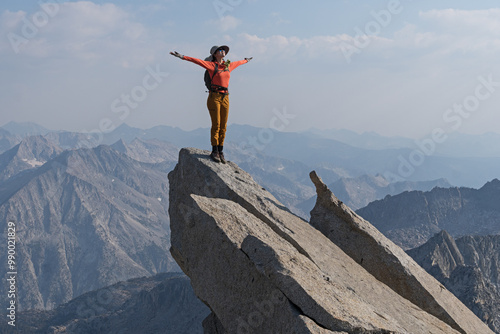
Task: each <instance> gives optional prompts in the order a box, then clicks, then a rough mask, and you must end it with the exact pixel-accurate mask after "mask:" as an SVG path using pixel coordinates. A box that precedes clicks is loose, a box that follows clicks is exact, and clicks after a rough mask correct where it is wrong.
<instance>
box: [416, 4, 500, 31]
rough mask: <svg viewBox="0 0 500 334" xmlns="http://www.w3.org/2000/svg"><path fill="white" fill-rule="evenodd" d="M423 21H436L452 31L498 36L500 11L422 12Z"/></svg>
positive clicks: (448, 10) (453, 10) (457, 10)
mask: <svg viewBox="0 0 500 334" xmlns="http://www.w3.org/2000/svg"><path fill="white" fill-rule="evenodd" d="M419 16H420V17H421V18H423V19H427V20H431V21H435V22H436V23H439V24H440V25H442V26H445V27H447V28H450V29H452V30H455V31H457V30H459V31H464V32H467V31H469V32H470V33H473V34H476V33H477V32H479V31H481V32H483V33H486V34H488V35H490V34H491V35H493V34H496V32H497V31H498V30H499V28H500V9H499V8H492V9H487V10H459V9H444V10H430V11H426V12H420V13H419Z"/></svg>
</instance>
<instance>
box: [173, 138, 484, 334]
mask: <svg viewBox="0 0 500 334" xmlns="http://www.w3.org/2000/svg"><path fill="white" fill-rule="evenodd" d="M209 153H210V152H208V151H202V150H198V149H193V148H188V149H182V150H181V151H180V153H179V162H178V164H177V166H176V167H175V169H174V170H173V171H172V172H171V173H170V174H169V181H170V196H169V198H170V206H169V215H170V219H171V245H172V246H171V253H172V255H173V257H174V258H175V260H176V261H177V263H178V264H179V266H180V267H181V268H182V270H183V271H184V272H185V273H186V274H187V275H188V276H189V277H190V278H191V284H192V286H193V288H194V291H195V293H196V295H197V296H198V298H200V299H201V300H202V301H203V302H204V303H205V304H206V305H208V306H209V308H210V309H211V310H212V314H211V315H210V316H209V317H208V318H207V319H205V321H204V327H205V332H206V333H412V334H417V333H458V332H466V333H469V331H466V330H463V329H461V327H460V326H456V324H457V323H460V322H459V321H458V320H455V321H454V322H453V321H450V319H446V317H444V318H445V320H446V321H448V323H446V322H445V321H442V320H440V319H438V318H436V317H435V316H434V315H432V314H430V313H429V312H428V311H426V310H423V309H422V308H420V307H418V306H417V305H416V304H415V303H413V302H410V301H409V300H408V299H407V298H405V297H403V296H402V295H401V294H400V293H397V292H396V291H397V288H395V287H392V286H390V284H387V283H384V282H382V281H381V280H380V278H377V277H376V276H374V275H373V274H372V273H370V272H369V271H368V270H367V269H366V268H364V267H363V266H362V263H361V264H360V263H359V262H360V261H357V260H356V257H354V258H353V257H351V256H350V255H348V254H347V253H346V252H345V251H344V250H342V249H341V247H339V246H338V245H336V244H335V243H334V242H332V241H331V240H329V239H328V238H327V237H326V236H325V235H324V234H323V233H322V232H320V231H319V230H317V229H316V228H314V227H313V226H311V225H310V224H309V223H308V222H306V221H304V220H303V219H301V218H299V217H297V216H295V215H293V214H292V213H291V212H290V211H289V210H288V209H287V208H286V207H284V206H283V205H282V204H281V203H280V202H278V201H277V200H276V198H274V196H273V195H272V194H270V193H269V192H267V191H266V190H265V189H263V188H262V187H261V186H259V185H258V184H257V183H256V182H254V181H253V179H252V177H251V176H250V175H249V174H247V173H246V172H245V171H243V170H242V169H240V168H239V167H238V166H237V165H235V164H234V163H231V162H229V163H228V164H225V165H224V164H218V163H214V162H212V161H211V160H210V159H209V157H208V154H209ZM352 237H353V238H354V239H355V238H356V237H355V236H352ZM377 243H379V244H380V246H379V247H381V248H384V247H385V243H386V241H385V240H384V239H380V240H378V239H377V240H376V242H375V244H377ZM361 245H362V244H360V247H361ZM370 247H373V246H372V245H370ZM380 252H381V253H383V252H382V251H380ZM401 252H402V251H401ZM404 260H405V261H406V260H411V259H410V258H409V257H407V258H405V259H404ZM393 261H395V262H397V261H399V260H398V258H397V257H395V258H394V259H393ZM411 261H412V263H414V262H413V260H411ZM389 264H391V265H393V266H396V267H397V266H398V264H397V263H395V264H394V263H388V264H386V265H389ZM407 265H408V264H407V263H403V264H399V266H402V267H405V266H407ZM415 266H416V264H415ZM403 279H406V277H403ZM399 280H400V278H398V279H397V280H395V283H396V284H399V285H402V286H405V285H406V284H405V283H404V282H400V281H399ZM433 282H434V283H435V286H432V287H431V288H432V290H433V291H434V290H441V286H440V285H439V283H438V282H437V281H435V280H434V281H433ZM429 284H431V283H429ZM410 295H411V293H410ZM428 295H432V294H431V293H430V292H428ZM422 298H427V297H426V296H423V297H422ZM428 298H429V301H428V303H429V304H432V302H433V300H432V299H431V297H428ZM423 304H424V305H425V304H426V303H423ZM453 306H454V307H455V308H457V309H459V310H462V309H463V308H465V307H464V306H463V305H462V304H461V303H460V301H458V300H456V304H455V305H453ZM463 314H464V315H467V317H468V318H467V319H469V320H470V321H471V322H473V324H475V325H476V327H475V328H476V329H477V330H475V331H474V332H473V331H470V333H491V331H490V330H489V329H488V328H487V327H486V326H484V330H483V328H481V327H480V324H479V323H480V321H479V320H477V318H475V316H474V315H473V314H472V313H471V312H469V313H467V312H466V311H465V310H464V311H463ZM451 319H452V320H453V318H451ZM450 324H451V325H453V326H454V327H455V328H458V329H459V330H456V329H453V328H452V327H451V326H450Z"/></svg>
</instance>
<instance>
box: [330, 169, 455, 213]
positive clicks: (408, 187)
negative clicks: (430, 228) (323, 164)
mask: <svg viewBox="0 0 500 334" xmlns="http://www.w3.org/2000/svg"><path fill="white" fill-rule="evenodd" d="M451 186H452V185H451V184H450V183H449V182H448V181H447V180H445V179H438V180H432V181H421V182H415V181H413V182H412V181H400V182H390V181H389V180H387V179H386V178H385V177H384V176H383V175H380V174H378V175H375V176H373V175H362V176H360V177H357V178H346V177H342V178H340V179H339V180H338V181H336V182H334V183H332V184H331V185H329V188H330V189H332V191H333V193H334V194H335V196H337V197H338V198H339V199H341V200H342V202H344V203H346V204H347V205H348V206H349V207H350V208H351V209H353V210H357V209H360V208H363V207H365V206H367V205H368V204H369V203H371V202H373V201H376V200H379V199H383V198H384V197H385V196H387V195H398V194H400V193H402V192H405V191H412V190H420V191H428V190H431V189H433V188H434V187H441V188H449V187H451Z"/></svg>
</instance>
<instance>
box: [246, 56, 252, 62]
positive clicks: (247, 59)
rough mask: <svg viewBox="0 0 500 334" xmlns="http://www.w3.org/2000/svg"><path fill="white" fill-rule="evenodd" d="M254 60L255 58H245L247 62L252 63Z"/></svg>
mask: <svg viewBox="0 0 500 334" xmlns="http://www.w3.org/2000/svg"><path fill="white" fill-rule="evenodd" d="M252 59H253V57H250V58H245V60H246V61H247V62H249V61H250V60H252Z"/></svg>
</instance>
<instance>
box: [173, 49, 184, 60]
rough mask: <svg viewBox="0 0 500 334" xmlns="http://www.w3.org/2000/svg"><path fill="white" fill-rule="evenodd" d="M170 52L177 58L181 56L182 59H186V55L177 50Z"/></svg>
mask: <svg viewBox="0 0 500 334" xmlns="http://www.w3.org/2000/svg"><path fill="white" fill-rule="evenodd" d="M170 54H171V55H172V56H174V57H177V58H181V59H184V55H181V54H180V53H179V52H177V51H174V52H170Z"/></svg>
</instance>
